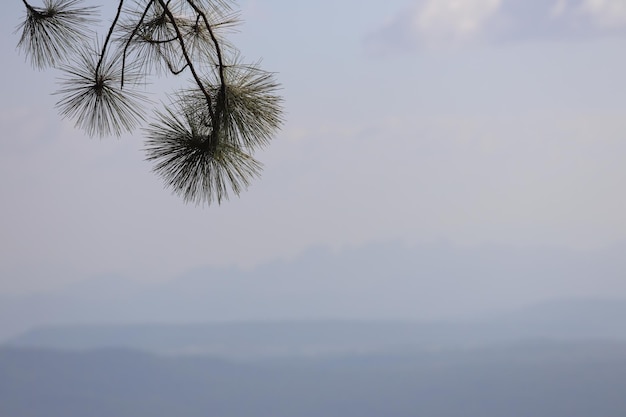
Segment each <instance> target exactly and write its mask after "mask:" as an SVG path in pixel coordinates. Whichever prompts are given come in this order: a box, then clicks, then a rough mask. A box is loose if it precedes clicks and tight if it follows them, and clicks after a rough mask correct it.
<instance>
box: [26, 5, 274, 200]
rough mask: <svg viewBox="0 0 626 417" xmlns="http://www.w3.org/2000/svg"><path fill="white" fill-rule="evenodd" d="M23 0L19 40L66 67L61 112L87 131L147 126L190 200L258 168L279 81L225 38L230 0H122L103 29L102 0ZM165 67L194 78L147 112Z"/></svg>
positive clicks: (213, 196) (155, 149)
mask: <svg viewBox="0 0 626 417" xmlns="http://www.w3.org/2000/svg"><path fill="white" fill-rule="evenodd" d="M22 1H23V3H24V5H25V8H26V17H25V18H24V20H23V22H22V23H21V24H20V25H19V26H18V31H19V32H20V33H21V37H20V40H19V42H18V49H20V50H21V51H22V52H24V53H25V54H26V55H27V57H28V59H29V60H30V62H31V64H32V65H33V67H35V68H37V69H46V68H56V69H58V70H60V71H61V72H62V74H63V75H62V76H61V77H60V88H59V90H58V91H57V92H56V94H58V95H59V97H60V99H59V101H58V103H57V108H58V109H59V111H60V113H61V115H62V116H63V117H67V118H70V119H73V120H74V121H75V124H76V126H77V127H78V128H81V129H83V130H84V131H85V132H86V133H87V134H88V135H89V136H100V137H102V136H110V135H115V136H120V135H122V134H123V133H126V132H133V131H134V130H135V129H137V128H138V127H141V126H144V132H145V135H146V146H145V150H146V158H147V160H149V161H151V162H152V163H153V164H154V168H153V169H154V171H155V173H156V174H158V175H159V176H161V177H162V179H163V180H164V182H165V184H166V185H167V186H168V187H169V188H171V189H172V191H173V192H174V193H176V194H179V195H180V196H182V197H183V199H184V200H185V201H187V202H193V203H196V204H205V203H206V204H211V203H213V202H217V203H220V202H222V201H223V200H224V199H227V198H228V197H229V194H230V193H234V194H235V195H238V194H240V193H241V192H242V191H243V190H245V189H246V188H247V187H248V186H249V185H250V183H251V181H252V179H254V178H255V177H257V176H259V174H260V171H261V168H262V165H261V163H260V162H259V161H257V160H256V159H254V157H253V154H254V152H255V151H257V150H258V149H260V148H263V147H265V146H267V145H268V144H269V142H270V140H271V139H272V137H273V136H274V135H275V134H276V132H277V131H278V129H279V128H280V126H281V124H282V98H281V97H280V96H279V95H278V91H279V90H280V85H279V84H278V83H277V82H276V80H275V77H274V74H273V73H270V72H266V71H264V70H262V69H261V68H260V67H259V65H258V64H245V63H243V62H242V60H241V58H240V55H239V53H238V52H237V50H236V48H235V47H234V46H233V45H232V44H231V43H229V42H228V39H227V35H228V34H229V32H230V31H232V30H233V28H234V27H236V25H237V24H238V23H239V18H238V13H237V12H236V11H235V10H234V8H233V4H232V3H231V1H230V0H132V1H131V0H119V1H118V4H117V12H116V14H115V16H114V18H113V21H112V23H111V25H110V26H109V29H108V31H107V32H106V34H104V36H102V37H100V35H99V34H98V33H96V32H94V31H92V28H93V27H95V23H96V22H97V21H98V13H97V12H98V10H97V8H94V7H90V6H84V5H83V4H82V2H81V1H80V0H44V5H43V6H42V7H35V6H33V5H31V4H29V3H28V2H27V1H26V0H22ZM166 74H171V75H174V76H179V75H185V76H187V77H189V78H190V79H191V80H190V82H189V83H188V86H187V87H185V88H181V89H180V90H179V91H175V92H173V93H172V94H171V96H170V102H169V103H167V104H164V106H163V107H164V108H163V109H161V110H159V109H154V116H153V118H152V120H151V121H148V118H147V116H146V113H147V110H148V109H149V108H150V107H153V103H152V102H151V101H150V100H148V99H147V97H146V94H145V89H146V85H148V83H147V78H148V77H150V76H161V75H166ZM145 122H147V125H146V124H145Z"/></svg>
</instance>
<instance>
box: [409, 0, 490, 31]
mask: <svg viewBox="0 0 626 417" xmlns="http://www.w3.org/2000/svg"><path fill="white" fill-rule="evenodd" d="M500 5H501V0H429V1H428V2H426V3H425V4H424V5H423V6H422V7H420V8H418V9H417V13H416V15H415V19H414V25H415V26H414V27H415V30H416V31H417V32H418V33H420V34H422V35H426V36H429V37H434V38H435V39H442V38H443V39H445V40H448V39H451V40H462V39H466V38H469V37H472V36H475V35H476V34H478V33H479V32H480V31H481V29H482V28H483V26H484V24H485V23H486V22H487V21H488V20H489V18H491V17H493V16H494V15H495V14H496V12H497V11H498V8H499V7H500Z"/></svg>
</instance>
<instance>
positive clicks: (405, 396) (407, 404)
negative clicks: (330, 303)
mask: <svg viewBox="0 0 626 417" xmlns="http://www.w3.org/2000/svg"><path fill="white" fill-rule="evenodd" d="M624 387H626V344H615V343H545V342H544V343H532V344H521V345H514V346H508V347H499V348H483V349H470V350H459V351H439V352H430V353H421V354H404V355H399V354H396V355H389V354H387V355H347V356H333V357H326V358H314V359H302V358H300V359H293V358H286V359H283V358H274V359H272V360H269V361H268V360H264V361H245V362H227V361H223V360H216V359H211V358H207V357H198V356H185V357H171V356H167V357H162V356H154V355H150V354H144V353H137V352H133V351H128V350H111V349H107V350H95V351H84V352H67V351H52V350H40V349H24V348H21V349H15V348H3V349H0V415H1V416H2V417H49V416H63V417H85V416H89V417H111V416H115V417H172V416H185V417H206V416H220V417H247V416H254V417H293V416H301V417H341V416H359V417H382V416H393V417H415V416H437V417H468V416H470V417H503V416H515V417H590V416H601V417H623V416H625V415H626V395H624Z"/></svg>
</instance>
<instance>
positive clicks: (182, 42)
mask: <svg viewBox="0 0 626 417" xmlns="http://www.w3.org/2000/svg"><path fill="white" fill-rule="evenodd" d="M159 3H161V6H162V7H163V9H164V11H165V13H166V14H167V17H169V19H170V20H171V21H172V26H173V27H174V30H175V31H176V37H177V38H178V42H179V43H180V47H181V49H182V52H183V56H184V57H185V61H187V65H188V66H189V70H190V71H191V74H192V75H193V78H194V80H195V81H196V84H197V85H198V87H199V88H200V90H201V91H202V93H203V94H204V97H205V98H206V101H207V105H208V107H209V116H210V117H211V121H212V122H215V113H214V112H213V101H212V100H211V95H210V94H209V92H208V91H207V90H206V88H205V87H204V84H203V83H202V79H201V78H200V76H199V75H198V73H197V72H196V68H195V66H194V65H193V61H192V60H191V58H190V57H189V54H188V53H187V47H186V45H185V40H184V38H183V35H182V33H181V32H180V28H179V27H178V24H176V19H175V18H174V15H173V14H172V12H171V11H170V9H169V7H168V5H166V4H165V2H164V0H159ZM213 128H214V129H215V123H213Z"/></svg>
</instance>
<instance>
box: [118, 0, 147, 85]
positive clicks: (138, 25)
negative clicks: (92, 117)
mask: <svg viewBox="0 0 626 417" xmlns="http://www.w3.org/2000/svg"><path fill="white" fill-rule="evenodd" d="M153 3H154V0H150V1H149V2H148V5H147V6H146V8H145V10H144V11H143V14H142V15H141V19H139V23H137V25H136V26H135V28H134V29H133V31H132V33H131V34H130V37H129V38H128V41H126V45H124V53H123V54H122V80H121V83H120V84H121V85H120V87H121V88H124V74H125V70H126V53H127V52H128V47H129V46H130V43H131V42H132V40H133V38H134V37H135V35H136V34H137V31H138V30H139V28H140V27H141V25H142V24H143V20H144V19H145V18H146V15H147V14H148V11H149V10H150V7H151V6H152V4H153Z"/></svg>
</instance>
